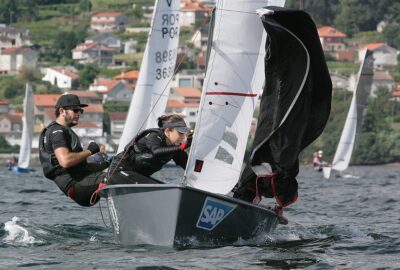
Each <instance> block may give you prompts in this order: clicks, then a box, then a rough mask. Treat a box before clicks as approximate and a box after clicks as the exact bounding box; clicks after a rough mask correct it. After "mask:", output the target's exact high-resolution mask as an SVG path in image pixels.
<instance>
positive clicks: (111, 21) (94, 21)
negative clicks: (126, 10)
mask: <svg viewBox="0 0 400 270" xmlns="http://www.w3.org/2000/svg"><path fill="white" fill-rule="evenodd" d="M127 24H128V17H126V16H125V15H123V14H122V13H119V12H98V13H95V14H93V15H92V18H91V20H90V28H91V29H93V30H96V31H99V32H114V31H122V30H125V27H126V25H127Z"/></svg>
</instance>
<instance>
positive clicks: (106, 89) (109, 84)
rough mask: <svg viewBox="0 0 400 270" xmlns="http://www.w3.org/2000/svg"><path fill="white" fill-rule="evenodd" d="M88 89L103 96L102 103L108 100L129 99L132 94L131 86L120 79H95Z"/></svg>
mask: <svg viewBox="0 0 400 270" xmlns="http://www.w3.org/2000/svg"><path fill="white" fill-rule="evenodd" d="M89 91H93V92H99V93H100V94H101V95H102V96H103V103H105V102H108V101H130V100H131V99H132V95H133V88H131V87H129V85H128V84H127V83H125V82H123V81H121V80H108V79H100V80H95V81H94V83H92V84H91V85H90V86H89Z"/></svg>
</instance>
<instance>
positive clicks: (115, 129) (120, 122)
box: [108, 112, 128, 138]
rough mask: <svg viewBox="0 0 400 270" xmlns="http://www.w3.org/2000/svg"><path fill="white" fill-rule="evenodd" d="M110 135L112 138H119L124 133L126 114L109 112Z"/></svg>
mask: <svg viewBox="0 0 400 270" xmlns="http://www.w3.org/2000/svg"><path fill="white" fill-rule="evenodd" d="M108 115H109V118H110V134H111V136H112V137H115V138H120V137H121V135H122V132H123V131H124V126H125V121H126V117H127V115H128V113H127V112H109V113H108Z"/></svg>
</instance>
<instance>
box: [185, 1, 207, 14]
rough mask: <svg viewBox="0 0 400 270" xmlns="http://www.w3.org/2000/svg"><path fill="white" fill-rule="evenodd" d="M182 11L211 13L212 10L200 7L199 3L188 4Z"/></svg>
mask: <svg viewBox="0 0 400 270" xmlns="http://www.w3.org/2000/svg"><path fill="white" fill-rule="evenodd" d="M181 11H205V12H211V9H210V8H208V7H205V6H202V5H200V4H199V3H186V4H185V5H184V6H183V7H181Z"/></svg>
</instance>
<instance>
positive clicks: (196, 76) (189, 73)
mask: <svg viewBox="0 0 400 270" xmlns="http://www.w3.org/2000/svg"><path fill="white" fill-rule="evenodd" d="M204 65H205V63H204ZM204 76H205V74H204V70H197V69H194V70H193V69H191V70H188V69H185V70H182V71H181V72H179V73H177V74H175V76H174V77H173V78H172V83H171V86H172V87H191V88H198V89H201V88H202V87H203V82H204Z"/></svg>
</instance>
